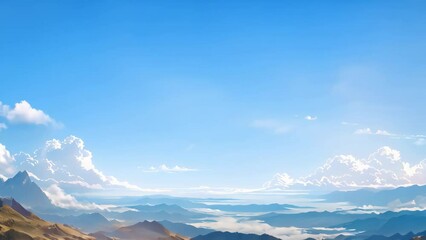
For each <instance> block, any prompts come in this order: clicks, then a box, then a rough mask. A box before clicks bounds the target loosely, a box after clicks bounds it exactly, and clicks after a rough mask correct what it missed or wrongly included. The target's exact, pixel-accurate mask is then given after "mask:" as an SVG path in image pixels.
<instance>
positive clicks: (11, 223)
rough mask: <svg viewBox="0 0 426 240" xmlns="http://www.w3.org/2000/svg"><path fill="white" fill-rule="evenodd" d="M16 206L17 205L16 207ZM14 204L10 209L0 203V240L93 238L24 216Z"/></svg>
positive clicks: (77, 239)
mask: <svg viewBox="0 0 426 240" xmlns="http://www.w3.org/2000/svg"><path fill="white" fill-rule="evenodd" d="M12 203H13V201H12ZM17 204H18V205H17ZM20 208H22V206H20V204H19V203H17V202H15V203H13V204H12V207H11V206H9V205H7V204H5V202H3V203H2V206H1V207H0V239H7V240H26V239H28V240H32V239H37V240H47V239H57V240H94V239H95V238H94V237H91V236H88V235H85V234H83V233H81V232H79V231H77V230H75V229H72V228H70V227H68V226H65V225H62V224H53V223H49V222H46V221H44V220H42V219H40V218H39V217H37V216H35V215H34V214H31V213H30V214H29V215H28V216H24V215H22V214H20V213H19V212H17V211H15V209H20Z"/></svg>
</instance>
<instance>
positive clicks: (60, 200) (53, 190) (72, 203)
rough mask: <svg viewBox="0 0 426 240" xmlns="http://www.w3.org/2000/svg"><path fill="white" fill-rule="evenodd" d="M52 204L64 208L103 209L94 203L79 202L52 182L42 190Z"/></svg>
mask: <svg viewBox="0 0 426 240" xmlns="http://www.w3.org/2000/svg"><path fill="white" fill-rule="evenodd" d="M44 193H45V194H46V196H47V197H48V198H49V199H50V201H51V202H52V204H53V205H55V206H58V207H61V208H66V209H80V210H95V209H103V208H102V207H101V206H100V205H97V204H94V203H80V202H79V201H77V199H75V198H74V197H73V196H71V195H69V194H66V193H65V192H64V190H62V189H61V188H60V187H59V186H58V185H56V184H53V185H51V186H49V187H48V188H46V190H44Z"/></svg>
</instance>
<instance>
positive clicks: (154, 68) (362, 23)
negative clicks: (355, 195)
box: [0, 0, 426, 188]
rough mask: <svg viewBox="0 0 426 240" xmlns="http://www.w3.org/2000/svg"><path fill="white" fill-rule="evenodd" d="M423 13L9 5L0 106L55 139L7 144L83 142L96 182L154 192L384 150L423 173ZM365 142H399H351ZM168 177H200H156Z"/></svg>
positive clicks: (312, 6)
mask: <svg viewBox="0 0 426 240" xmlns="http://www.w3.org/2000/svg"><path fill="white" fill-rule="evenodd" d="M425 11H426V3H425V2H424V1H414V0H412V1H411V0H410V1H209V2H207V1H60V2H59V1H25V2H17V1H5V2H2V3H0V36H1V37H0V82H1V85H0V101H1V102H2V103H3V104H7V105H9V106H10V107H13V106H14V104H15V103H19V102H21V101H22V100H25V101H27V102H28V103H29V104H31V106H32V107H33V108H36V109H40V110H42V111H43V112H44V113H46V114H48V115H49V116H50V117H51V118H53V119H55V121H56V122H57V123H58V124H48V125H47V126H45V125H34V124H22V123H21V124H20V123H14V122H13V121H9V122H8V120H7V119H5V118H3V119H0V122H3V123H5V124H6V125H7V129H3V130H2V131H1V132H0V142H1V143H2V144H4V145H5V146H6V147H7V149H8V150H9V151H10V152H12V153H17V152H19V151H25V152H32V151H34V150H35V149H37V148H39V147H41V146H42V145H43V143H44V142H45V141H46V140H49V139H52V138H56V139H63V138H65V137H66V136H69V135H75V136H77V137H79V138H81V139H83V140H84V142H85V145H86V147H87V149H89V150H90V151H91V152H92V153H93V163H94V164H95V165H96V167H97V168H98V169H101V170H102V171H103V172H104V173H108V174H110V175H114V176H116V177H117V178H120V179H125V180H127V181H129V182H132V183H135V184H138V185H140V186H143V187H154V188H155V187H192V186H200V185H201V186H216V187H219V186H220V187H223V186H229V187H246V188H255V187H260V186H262V184H263V183H264V182H265V181H268V180H269V179H271V177H272V176H273V175H274V174H275V173H277V172H287V173H289V174H291V175H292V176H303V175H307V174H310V173H312V172H313V171H314V170H315V169H316V168H317V167H319V166H321V165H322V164H323V163H324V162H325V161H326V160H327V159H328V158H330V157H333V156H335V155H339V154H353V155H356V156H359V157H368V155H369V154H370V153H372V152H374V151H375V150H376V149H378V148H380V147H382V146H390V147H392V148H393V149H397V150H399V151H401V154H402V155H403V158H404V159H405V160H406V161H408V162H412V163H416V162H419V161H420V160H422V159H424V158H425V157H426V148H425V146H426V145H423V143H422V140H421V138H422V137H419V136H416V137H414V138H410V136H412V137H413V135H423V134H426V126H425V125H424V122H425V121H426V114H425V113H424V111H423V109H424V103H425V102H426V95H425V94H424V90H425V89H426V81H425V77H426V71H425V70H424V66H425V64H426V59H425V56H426V17H425V15H424V12H425ZM306 116H311V117H312V119H311V120H307V119H305V118H306ZM342 122H346V123H349V124H342ZM53 125H55V126H53ZM59 125H60V126H59ZM368 128H369V129H370V131H371V132H372V133H376V131H377V130H381V131H386V132H388V133H390V134H391V136H385V135H383V134H356V133H355V132H356V131H357V130H365V131H364V132H363V131H358V133H368V130H366V129H368ZM407 138H408V139H407ZM162 164H165V165H167V166H168V167H174V166H176V165H178V166H180V167H182V168H188V169H195V170H196V171H183V172H176V173H166V172H161V171H160V172H149V168H150V167H151V166H154V167H158V166H160V165H162Z"/></svg>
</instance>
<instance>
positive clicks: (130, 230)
mask: <svg viewBox="0 0 426 240" xmlns="http://www.w3.org/2000/svg"><path fill="white" fill-rule="evenodd" d="M107 235H109V236H111V237H118V238H119V239H120V240H139V239H143V240H158V239H162V240H185V239H186V238H185V237H181V236H179V235H178V234H176V233H173V232H170V231H169V230H167V229H166V228H165V227H164V226H163V225H161V224H160V223H158V222H155V221H153V222H148V221H144V222H139V223H137V224H135V225H132V226H128V227H122V228H119V229H117V230H116V231H114V232H112V233H110V234H107Z"/></svg>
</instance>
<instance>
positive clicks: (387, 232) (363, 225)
mask: <svg viewBox="0 0 426 240" xmlns="http://www.w3.org/2000/svg"><path fill="white" fill-rule="evenodd" d="M329 227H331V228H342V227H343V228H346V229H355V230H356V231H361V232H362V233H361V234H359V235H362V236H368V235H383V236H391V235H394V234H397V233H399V234H406V233H409V232H420V231H423V230H424V229H426V211H401V212H385V213H381V214H377V215H376V216H374V217H371V218H365V219H357V220H354V221H351V222H347V223H342V224H338V225H333V226H329Z"/></svg>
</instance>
